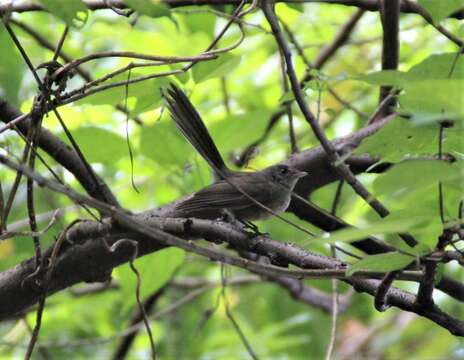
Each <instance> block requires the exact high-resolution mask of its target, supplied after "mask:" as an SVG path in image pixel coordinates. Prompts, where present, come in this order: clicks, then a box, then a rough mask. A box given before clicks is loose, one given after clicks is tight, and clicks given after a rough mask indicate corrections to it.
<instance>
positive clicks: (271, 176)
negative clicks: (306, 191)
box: [163, 84, 307, 221]
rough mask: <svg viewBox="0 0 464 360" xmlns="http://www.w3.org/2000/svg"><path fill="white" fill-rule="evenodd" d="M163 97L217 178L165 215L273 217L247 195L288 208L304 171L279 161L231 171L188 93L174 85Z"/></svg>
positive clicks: (270, 205) (278, 209) (277, 209)
mask: <svg viewBox="0 0 464 360" xmlns="http://www.w3.org/2000/svg"><path fill="white" fill-rule="evenodd" d="M163 96H164V98H165V100H166V103H167V106H168V108H169V111H170V113H171V117H172V119H173V120H174V122H175V123H176V125H177V127H178V128H179V129H180V131H181V132H182V134H183V135H184V136H185V137H186V139H187V140H188V141H189V142H190V144H192V146H193V147H194V148H195V149H196V150H197V151H198V152H199V153H200V155H201V156H202V157H203V158H204V159H205V160H206V161H207V162H208V163H209V164H210V166H211V168H212V169H213V171H214V173H215V178H216V181H215V182H214V183H213V184H211V185H209V186H207V187H205V188H203V189H201V190H199V191H198V192H196V193H193V194H192V195H190V196H189V197H187V198H186V199H185V200H183V201H181V202H180V203H178V204H176V206H175V207H174V209H173V210H172V212H171V213H170V214H167V215H168V216H173V217H194V218H200V219H216V218H218V217H220V216H221V213H222V212H223V211H228V212H230V213H232V215H234V216H235V217H236V218H237V219H240V220H243V221H251V220H258V219H263V218H266V217H269V216H272V214H270V213H269V211H267V210H266V209H264V208H263V207H261V206H260V205H259V204H256V203H255V202H254V201H252V200H251V199H250V198H249V197H251V198H253V199H254V200H256V201H257V202H259V203H260V204H262V205H264V206H266V207H267V208H269V209H271V210H273V211H274V212H275V213H280V212H282V211H284V210H285V209H287V207H288V205H289V203H290V199H291V193H292V191H293V189H294V187H295V185H296V183H297V182H298V179H300V178H301V177H303V176H305V175H307V173H305V172H303V171H299V170H298V169H295V168H292V167H290V166H287V165H280V164H279V165H273V166H270V167H268V168H266V169H264V170H261V171H256V172H244V171H232V170H230V169H229V168H228V167H227V166H226V165H225V163H224V160H223V159H222V157H221V155H220V153H219V151H218V149H217V147H216V145H215V144H214V142H213V140H212V139H211V136H210V135H209V133H208V130H207V129H206V127H205V125H204V123H203V121H202V120H201V117H200V115H199V114H198V112H197V111H196V110H195V108H194V106H193V105H192V103H191V102H190V100H189V99H188V98H187V96H186V95H185V94H184V93H183V92H182V91H181V90H180V89H179V88H178V87H177V86H175V85H174V84H171V87H170V88H169V89H168V90H167V94H166V93H163ZM224 178H226V179H227V180H225V179H224ZM243 193H246V194H247V195H248V196H246V195H244V194H243Z"/></svg>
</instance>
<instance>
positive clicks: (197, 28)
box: [182, 6, 217, 38]
mask: <svg viewBox="0 0 464 360" xmlns="http://www.w3.org/2000/svg"><path fill="white" fill-rule="evenodd" d="M189 10H193V11H204V9H203V8H202V6H189ZM182 17H183V19H184V23H185V26H186V28H187V29H188V31H189V33H192V34H193V33H198V32H204V33H206V34H208V35H209V36H210V37H211V38H212V37H213V36H214V27H215V25H216V19H217V17H216V16H215V15H214V14H209V13H201V12H195V13H194V14H182Z"/></svg>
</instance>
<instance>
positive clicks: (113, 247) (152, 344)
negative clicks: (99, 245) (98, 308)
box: [105, 239, 156, 360]
mask: <svg viewBox="0 0 464 360" xmlns="http://www.w3.org/2000/svg"><path fill="white" fill-rule="evenodd" d="M121 244H130V245H131V246H132V247H133V248H134V252H133V255H132V257H131V259H130V260H129V266H130V268H131V270H132V272H133V273H134V274H135V277H136V279H137V282H136V286H135V298H136V300H137V304H138V306H139V310H140V313H141V314H142V319H143V323H144V324H145V328H146V330H147V333H148V338H149V340H150V347H151V354H152V359H153V360H155V359H156V348H155V341H154V339H153V334H152V332H151V328H150V324H149V322H148V316H147V312H146V310H145V306H144V304H143V303H142V300H141V299H140V286H141V283H142V279H141V277H140V273H139V271H138V270H137V268H136V267H135V265H134V261H135V259H137V257H138V253H139V247H138V243H137V241H135V240H131V239H120V240H118V241H116V242H115V243H114V244H113V245H111V247H108V250H109V251H111V252H115V251H116V250H117V249H118V247H119V246H120V245H121ZM105 245H106V243H105Z"/></svg>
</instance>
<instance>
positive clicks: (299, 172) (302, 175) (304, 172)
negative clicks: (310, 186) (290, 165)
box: [297, 171, 308, 178]
mask: <svg viewBox="0 0 464 360" xmlns="http://www.w3.org/2000/svg"><path fill="white" fill-rule="evenodd" d="M306 175H308V173H307V172H306V171H298V173H297V176H298V178H302V177H304V176H306Z"/></svg>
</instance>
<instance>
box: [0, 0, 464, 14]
mask: <svg viewBox="0 0 464 360" xmlns="http://www.w3.org/2000/svg"><path fill="white" fill-rule="evenodd" d="M83 2H84V4H85V5H86V6H87V7H88V8H89V9H90V10H102V9H109V6H108V4H107V2H106V1H105V0H84V1H83ZM162 2H163V3H164V4H167V5H169V6H171V7H182V6H191V5H197V6H200V5H238V4H239V3H240V2H241V0H163V1H162ZM247 2H248V3H251V0H248V1H247ZM277 2H283V3H319V4H333V5H342V6H351V7H357V8H359V9H363V10H367V11H378V10H379V4H378V0H278V1H277ZM111 5H112V7H113V8H116V9H126V8H127V7H126V4H125V3H124V1H122V0H113V1H111ZM28 11H44V8H43V7H42V6H41V5H39V4H37V3H35V2H32V1H21V2H19V1H15V2H14V4H13V5H12V4H11V3H7V4H3V5H0V15H3V14H4V13H8V12H18V13H22V12H28ZM419 11H420V10H419V9H418V6H417V4H415V3H409V2H408V3H406V2H401V12H403V13H406V14H411V13H413V14H415V13H419ZM449 17H452V18H456V19H463V18H464V11H463V10H459V11H456V12H455V13H453V14H451V15H450V16H449Z"/></svg>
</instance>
